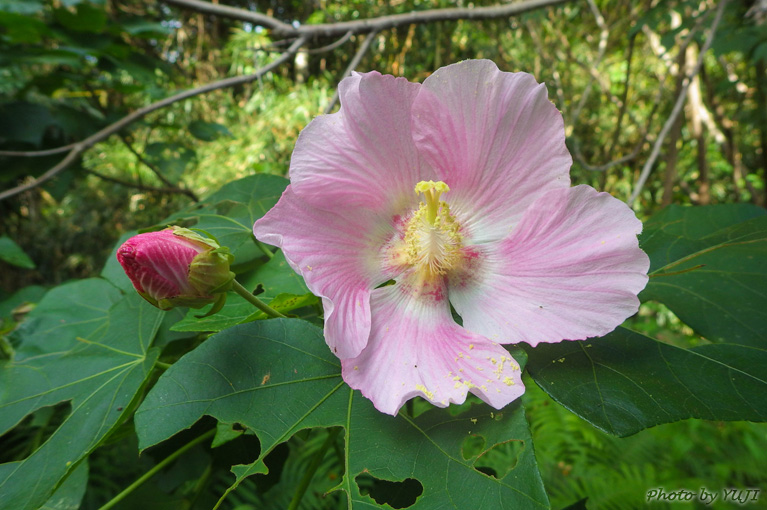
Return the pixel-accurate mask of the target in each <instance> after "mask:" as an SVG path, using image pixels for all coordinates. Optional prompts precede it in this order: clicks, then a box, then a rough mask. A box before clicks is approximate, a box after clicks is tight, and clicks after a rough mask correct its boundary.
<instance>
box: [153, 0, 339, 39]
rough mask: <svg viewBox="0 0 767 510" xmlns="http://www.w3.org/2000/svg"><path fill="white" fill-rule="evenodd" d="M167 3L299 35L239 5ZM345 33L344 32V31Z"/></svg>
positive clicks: (179, 0) (184, 0)
mask: <svg viewBox="0 0 767 510" xmlns="http://www.w3.org/2000/svg"><path fill="white" fill-rule="evenodd" d="M163 1H164V2H165V3H166V4H170V5H175V6H177V7H183V8H184V9H190V10H192V11H197V12H201V13H203V14H213V15H214V16H221V17H223V18H230V19H238V20H240V21H247V22H248V23H253V24H254V25H259V26H262V27H265V28H270V29H272V30H274V31H278V32H280V33H286V34H291V35H297V34H296V33H295V29H294V28H293V26H291V25H288V24H287V23H283V22H282V21H280V20H278V19H275V18H273V17H271V16H267V15H265V14H259V13H257V12H252V11H248V10H245V9H238V8H237V7H229V6H228V5H221V4H218V3H216V4H213V3H210V2H201V1H200V0H163ZM342 33H343V32H342Z"/></svg>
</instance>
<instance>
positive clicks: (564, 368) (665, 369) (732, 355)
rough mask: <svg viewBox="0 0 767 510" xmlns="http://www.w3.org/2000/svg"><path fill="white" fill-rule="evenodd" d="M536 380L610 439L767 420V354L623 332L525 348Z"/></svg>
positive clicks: (748, 348)
mask: <svg viewBox="0 0 767 510" xmlns="http://www.w3.org/2000/svg"><path fill="white" fill-rule="evenodd" d="M526 350H527V352H528V356H529V359H528V363H527V369H528V371H529V373H530V375H531V376H532V377H533V379H534V380H535V382H536V383H538V385H539V386H540V387H541V388H543V389H544V391H546V393H548V394H549V395H551V397H552V398H553V399H554V400H556V401H557V402H559V403H560V404H562V405H563V406H564V407H566V408H567V409H569V410H570V411H572V412H574V413H575V414H577V415H578V416H580V417H581V418H583V419H584V420H586V421H588V422H589V423H591V424H592V425H594V426H595V427H597V428H599V429H601V430H604V431H605V432H608V433H610V434H614V435H618V436H628V435H631V434H634V433H636V432H639V431H640V430H643V429H646V428H649V427H653V426H655V425H659V424H661V423H670V422H673V421H678V420H685V419H688V418H703V419H707V420H750V421H765V420H767V399H765V398H764V395H766V394H767V374H765V370H764V367H765V366H767V350H765V349H758V348H754V347H747V346H742V345H734V344H712V345H705V346H701V347H698V348H695V349H689V350H687V349H680V348H678V347H673V346H671V345H667V344H664V343H661V342H657V341H655V340H652V339H650V338H647V337H645V336H643V335H640V334H638V333H634V332H632V331H629V330H627V329H623V328H618V329H616V330H615V331H613V332H612V333H610V334H609V335H607V336H604V337H602V338H593V339H590V340H583V341H578V342H569V341H565V342H560V343H556V344H540V345H538V346H536V347H535V348H534V349H533V348H526Z"/></svg>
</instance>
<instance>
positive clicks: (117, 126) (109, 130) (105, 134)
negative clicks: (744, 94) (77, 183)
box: [0, 37, 306, 200]
mask: <svg viewBox="0 0 767 510" xmlns="http://www.w3.org/2000/svg"><path fill="white" fill-rule="evenodd" d="M305 42H306V40H305V39H304V38H303V37H301V38H299V39H297V40H296V41H295V42H294V43H293V44H291V45H290V47H289V48H288V49H287V50H285V53H283V54H282V55H281V56H280V57H279V58H277V59H276V60H274V61H273V62H270V63H269V64H267V65H265V66H264V67H262V68H261V69H259V70H258V71H256V72H255V73H253V74H249V75H246V76H235V77H232V78H226V79H223V80H219V81H215V82H212V83H208V84H205V85H202V86H200V87H196V88H193V89H190V90H185V91H184V92H179V93H178V94H175V95H173V96H170V97H167V98H165V99H162V100H160V101H157V102H156V103H152V104H150V105H147V106H145V107H143V108H140V109H138V110H136V111H135V112H133V113H131V114H129V115H126V116H125V117H123V118H122V119H120V120H118V121H117V122H115V123H113V124H110V125H109V126H107V127H105V128H104V129H102V130H100V131H98V132H96V133H94V134H92V135H91V136H89V137H88V138H86V139H85V140H83V141H81V142H78V143H76V144H74V145H73V146H72V149H71V150H70V152H69V154H67V156H66V157H65V158H64V159H62V160H61V161H60V162H59V163H58V164H57V165H56V166H54V167H53V168H51V169H50V170H48V171H47V172H45V173H44V174H43V175H41V176H40V177H38V178H37V179H35V180H33V181H31V182H29V183H26V184H23V185H20V186H16V187H15V188H10V189H7V190H5V191H2V192H0V200H5V199H6V198H9V197H12V196H14V195H18V194H19V193H22V192H24V191H27V190H29V189H32V188H35V187H37V186H39V185H41V184H42V183H44V182H46V181H48V180H50V179H52V178H53V177H55V176H56V175H58V174H59V173H61V172H62V171H63V170H65V169H66V168H67V167H69V165H71V164H72V163H74V162H75V161H76V160H77V158H78V157H80V155H81V154H82V153H83V152H85V151H86V150H87V149H89V148H91V147H93V146H94V145H96V144H97V143H98V142H101V141H102V140H105V139H107V138H109V137H110V136H112V135H113V134H115V133H119V132H120V130H122V129H123V128H124V127H125V126H127V125H129V124H131V123H133V122H135V121H136V120H138V119H140V118H142V117H144V116H146V115H148V114H149V113H152V112H154V111H156V110H159V109H161V108H164V107H166V106H169V105H171V104H173V103H177V102H178V101H182V100H184V99H188V98H190V97H194V96H198V95H200V94H205V93H207V92H212V91H214V90H219V89H223V88H227V87H233V86H236V85H241V84H243V83H249V82H252V81H255V80H258V79H259V78H261V77H262V76H263V75H264V74H266V73H268V72H269V71H271V70H272V69H275V68H277V67H279V66H280V65H281V64H283V63H284V62H286V61H287V60H289V59H290V58H291V57H292V56H293V55H294V54H295V53H296V51H298V48H300V47H301V46H302V45H303V44H304V43H305Z"/></svg>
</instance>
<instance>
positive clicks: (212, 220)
mask: <svg viewBox="0 0 767 510" xmlns="http://www.w3.org/2000/svg"><path fill="white" fill-rule="evenodd" d="M287 185H288V180H287V179H284V178H282V177H277V176H275V175H265V174H257V175H251V176H249V177H245V178H244V179H239V180H237V181H232V182H230V183H228V184H225V185H224V186H223V187H222V188H221V189H219V190H218V191H217V192H215V193H213V194H212V195H211V196H209V197H208V198H206V199H204V200H202V201H201V202H200V203H199V204H195V205H194V206H192V207H188V208H186V209H184V210H182V211H180V212H178V213H176V214H173V215H172V216H170V217H168V218H167V219H166V220H165V221H163V222H162V223H161V225H162V226H165V225H173V224H176V225H182V226H184V227H189V228H198V229H201V230H204V231H205V232H208V233H210V234H211V235H213V236H214V237H215V238H216V239H217V240H218V242H219V244H220V245H221V246H227V247H228V248H229V249H230V250H231V251H232V253H233V254H234V263H235V265H236V266H241V265H243V264H246V263H248V262H251V261H253V260H254V259H256V258H258V257H261V256H263V252H262V251H261V250H259V249H258V247H257V245H256V243H255V238H254V237H253V223H255V222H256V220H257V219H259V218H260V217H261V216H263V215H264V214H266V211H268V210H269V209H271V208H272V207H273V206H274V204H276V203H277V200H279V198H280V196H281V195H282V192H283V191H284V190H285V187H286V186H287ZM235 271H237V268H236V267H235Z"/></svg>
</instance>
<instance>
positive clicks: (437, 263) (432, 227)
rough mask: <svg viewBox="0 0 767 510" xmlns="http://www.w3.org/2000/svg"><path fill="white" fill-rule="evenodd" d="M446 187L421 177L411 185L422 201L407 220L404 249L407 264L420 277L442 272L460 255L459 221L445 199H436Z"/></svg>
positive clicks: (458, 258)
mask: <svg viewBox="0 0 767 510" xmlns="http://www.w3.org/2000/svg"><path fill="white" fill-rule="evenodd" d="M448 191H450V188H449V187H448V186H447V184H445V183H444V182H442V181H436V182H435V181H421V182H419V183H418V184H416V186H415V192H416V194H420V193H423V196H424V201H423V202H421V203H420V207H419V208H418V210H417V211H415V212H414V214H413V216H412V217H411V218H410V220H409V221H408V223H407V228H406V230H405V250H406V256H407V262H408V264H410V265H411V266H413V267H414V268H415V269H416V270H417V271H418V272H419V273H421V274H422V275H423V276H424V277H435V276H438V275H444V274H445V273H447V271H449V270H450V269H452V268H453V267H455V265H456V264H457V263H458V262H459V260H460V258H461V257H460V250H461V246H462V239H461V234H459V232H458V230H459V225H458V223H457V222H456V221H455V218H454V217H453V215H452V214H450V207H449V206H448V205H447V203H446V202H443V201H440V196H441V195H442V193H446V192H448Z"/></svg>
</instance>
